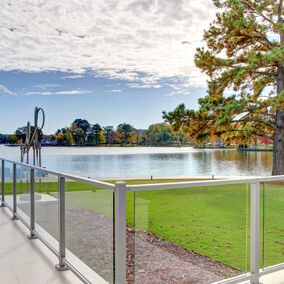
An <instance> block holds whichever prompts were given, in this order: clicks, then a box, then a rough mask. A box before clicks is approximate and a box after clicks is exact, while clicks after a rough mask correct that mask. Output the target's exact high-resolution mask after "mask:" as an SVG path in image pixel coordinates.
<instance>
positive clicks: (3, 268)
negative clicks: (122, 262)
mask: <svg viewBox="0 0 284 284" xmlns="http://www.w3.org/2000/svg"><path fill="white" fill-rule="evenodd" d="M11 216H12V215H11V212H10V210H9V209H7V208H4V207H1V208H0V283H3V284H4V283H5V284H6V283H7V284H8V283H9V284H60V283H64V284H68V283H72V284H77V283H78V284H79V283H82V281H80V280H79V279H78V278H77V277H76V276H75V275H74V274H73V273H72V272H71V271H63V272H59V271H57V270H56V269H55V267H54V266H55V264H57V263H58V258H57V257H56V256H55V255H54V254H53V253H52V252H51V251H50V250H49V249H48V248H47V247H45V245H44V244H43V243H42V242H41V241H40V240H38V239H35V240H29V239H28V238H27V235H28V234H29V230H28V229H27V228H26V227H25V226H24V225H23V224H22V222H21V221H19V220H16V221H12V220H11Z"/></svg>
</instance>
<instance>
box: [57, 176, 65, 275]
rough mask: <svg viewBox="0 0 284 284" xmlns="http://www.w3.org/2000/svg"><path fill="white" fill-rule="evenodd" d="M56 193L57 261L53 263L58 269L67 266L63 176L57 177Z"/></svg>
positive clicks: (60, 269) (63, 268)
mask: <svg viewBox="0 0 284 284" xmlns="http://www.w3.org/2000/svg"><path fill="white" fill-rule="evenodd" d="M58 191H59V192H58V193H59V263H58V264H56V265H55V267H56V269H57V270H59V271H64V270H67V269H68V267H67V266H66V264H65V263H64V259H65V256H66V248H65V178H64V177H58Z"/></svg>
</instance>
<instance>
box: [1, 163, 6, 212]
mask: <svg viewBox="0 0 284 284" xmlns="http://www.w3.org/2000/svg"><path fill="white" fill-rule="evenodd" d="M1 185H2V198H1V199H2V200H1V207H4V206H5V205H4V202H5V162H4V160H2V161H1Z"/></svg>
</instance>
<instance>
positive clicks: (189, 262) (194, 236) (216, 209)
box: [127, 184, 250, 283]
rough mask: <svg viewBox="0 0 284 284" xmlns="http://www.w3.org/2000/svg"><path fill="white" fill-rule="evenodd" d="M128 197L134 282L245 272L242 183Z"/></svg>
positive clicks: (201, 279)
mask: <svg viewBox="0 0 284 284" xmlns="http://www.w3.org/2000/svg"><path fill="white" fill-rule="evenodd" d="M131 198H132V199H133V202H134V203H135V207H134V212H131V210H133V209H131V205H130V204H128V209H127V210H128V214H129V216H130V218H131V216H133V219H132V220H133V221H131V220H128V225H129V227H128V235H130V234H133V233H134V234H135V241H134V245H133V244H132V246H134V262H135V266H134V275H135V276H134V279H135V283H169V282H172V283H211V282H215V281H220V280H222V279H226V278H229V277H233V276H236V275H240V274H243V273H245V272H247V271H248V267H249V253H248V251H249V242H248V239H249V215H250V214H249V210H250V209H249V207H250V206H249V186H248V185H247V184H234V185H222V186H207V187H198V188H182V189H167V190H147V191H138V192H136V193H135V195H133V197H131V196H129V198H128V200H131ZM130 202H131V201H130ZM132 208H133V207H132ZM128 245H129V246H131V244H130V243H128ZM129 280H130V279H129Z"/></svg>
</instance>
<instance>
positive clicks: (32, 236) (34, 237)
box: [27, 234, 38, 240]
mask: <svg viewBox="0 0 284 284" xmlns="http://www.w3.org/2000/svg"><path fill="white" fill-rule="evenodd" d="M27 238H28V239H30V240H34V239H37V238H38V237H37V236H36V235H35V234H30V235H27Z"/></svg>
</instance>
